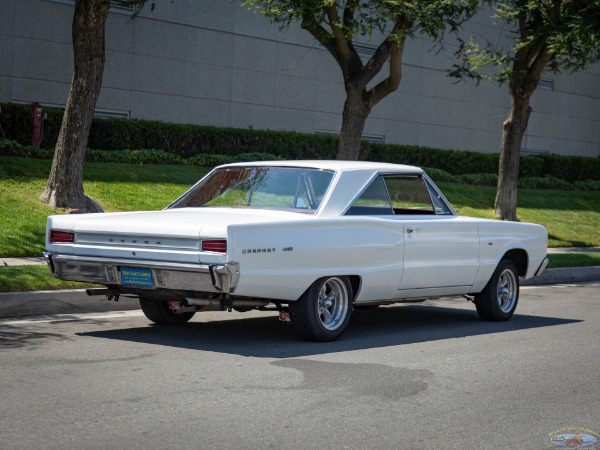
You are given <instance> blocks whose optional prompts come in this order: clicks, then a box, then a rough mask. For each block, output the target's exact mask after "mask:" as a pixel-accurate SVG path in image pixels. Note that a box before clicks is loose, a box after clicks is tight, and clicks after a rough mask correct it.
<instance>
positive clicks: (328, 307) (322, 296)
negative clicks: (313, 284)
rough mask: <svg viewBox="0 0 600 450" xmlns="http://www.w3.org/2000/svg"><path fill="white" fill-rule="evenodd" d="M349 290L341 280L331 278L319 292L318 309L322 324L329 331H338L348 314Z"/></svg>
mask: <svg viewBox="0 0 600 450" xmlns="http://www.w3.org/2000/svg"><path fill="white" fill-rule="evenodd" d="M349 303H350V302H349V301H348V290H347V289H346V285H345V284H344V282H343V281H342V280H340V279H339V278H329V279H328V280H327V281H325V283H323V285H322V286H321V289H320V290H319V297H318V301H317V309H318V315H319V319H320V320H321V324H322V325H323V327H325V328H326V329H327V330H330V331H333V330H337V329H338V328H339V327H340V326H341V325H342V323H343V322H344V319H345V318H346V314H347V313H348V305H349Z"/></svg>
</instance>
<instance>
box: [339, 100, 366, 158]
mask: <svg viewBox="0 0 600 450" xmlns="http://www.w3.org/2000/svg"><path fill="white" fill-rule="evenodd" d="M363 94H366V93H364V91H363V92H352V91H350V90H348V93H347V97H346V102H345V103H344V112H343V114H342V131H341V132H340V143H339V146H338V154H337V159H341V160H347V161H357V160H358V158H359V156H360V141H361V139H362V133H363V129H364V128H365V122H366V121H367V117H369V113H370V112H371V108H370V106H369V103H368V101H366V100H365V99H364V98H363V97H364V96H366V95H363Z"/></svg>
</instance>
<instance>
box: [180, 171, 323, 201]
mask: <svg viewBox="0 0 600 450" xmlns="http://www.w3.org/2000/svg"><path fill="white" fill-rule="evenodd" d="M332 178H333V172H330V171H326V170H319V169H308V168H298V167H230V168H223V169H218V170H215V171H214V172H213V173H212V174H210V175H209V177H208V178H206V179H205V180H204V181H203V182H202V183H200V184H198V185H197V186H194V187H193V188H192V189H190V190H189V191H188V192H186V193H185V194H184V195H183V196H182V197H181V198H179V199H178V200H176V201H175V202H174V203H173V204H172V205H170V206H169V208H188V207H209V206H211V207H219V206H220V207H229V208H273V209H286V210H293V211H298V212H314V211H316V210H317V208H318V207H319V205H320V203H321V200H323V197H324V196H325V193H326V192H327V188H328V187H329V184H330V183H331V180H332Z"/></svg>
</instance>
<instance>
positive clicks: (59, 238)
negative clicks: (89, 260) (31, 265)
mask: <svg viewBox="0 0 600 450" xmlns="http://www.w3.org/2000/svg"><path fill="white" fill-rule="evenodd" d="M71 242H75V233H69V232H67V231H57V230H50V243H52V244H69V243H71Z"/></svg>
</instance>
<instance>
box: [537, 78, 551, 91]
mask: <svg viewBox="0 0 600 450" xmlns="http://www.w3.org/2000/svg"><path fill="white" fill-rule="evenodd" d="M540 89H548V90H550V91H553V90H554V80H549V79H547V78H542V79H541V80H540Z"/></svg>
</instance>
